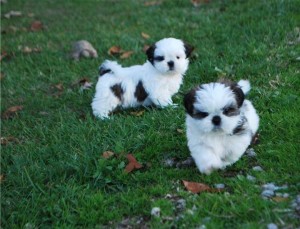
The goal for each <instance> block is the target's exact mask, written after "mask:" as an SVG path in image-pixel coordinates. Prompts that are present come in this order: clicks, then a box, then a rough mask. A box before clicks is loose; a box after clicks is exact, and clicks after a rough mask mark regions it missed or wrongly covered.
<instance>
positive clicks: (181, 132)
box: [176, 128, 184, 134]
mask: <svg viewBox="0 0 300 229" xmlns="http://www.w3.org/2000/svg"><path fill="white" fill-rule="evenodd" d="M176 131H177V132H178V133H180V134H183V133H184V131H183V129H179V128H178V129H176Z"/></svg>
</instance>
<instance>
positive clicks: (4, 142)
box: [0, 136, 19, 145]
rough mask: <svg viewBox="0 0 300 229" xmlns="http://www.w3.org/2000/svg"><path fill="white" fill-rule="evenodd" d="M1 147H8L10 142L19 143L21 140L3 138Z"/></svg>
mask: <svg viewBox="0 0 300 229" xmlns="http://www.w3.org/2000/svg"><path fill="white" fill-rule="evenodd" d="M0 140H1V145H7V144H8V143H9V142H15V143H18V142H19V140H18V139H17V138H15V137H12V136H10V137H1V139H0Z"/></svg>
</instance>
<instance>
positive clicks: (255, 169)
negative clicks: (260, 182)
mask: <svg viewBox="0 0 300 229" xmlns="http://www.w3.org/2000/svg"><path fill="white" fill-rule="evenodd" d="M252 169H253V170H254V171H257V172H263V171H264V170H263V169H262V167H260V166H254V167H253V168H252Z"/></svg>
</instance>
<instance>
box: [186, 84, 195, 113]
mask: <svg viewBox="0 0 300 229" xmlns="http://www.w3.org/2000/svg"><path fill="white" fill-rule="evenodd" d="M195 96H196V88H194V89H192V90H190V91H189V92H188V93H187V94H186V95H185V96H184V98H183V105H184V107H185V110H186V112H187V113H188V114H189V115H191V116H193V114H194V103H195V101H196V98H195Z"/></svg>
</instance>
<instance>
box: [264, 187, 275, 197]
mask: <svg viewBox="0 0 300 229" xmlns="http://www.w3.org/2000/svg"><path fill="white" fill-rule="evenodd" d="M261 195H262V196H263V197H267V198H270V197H273V196H274V195H275V193H274V191H273V190H268V189H266V190H264V191H263V192H262V193H261Z"/></svg>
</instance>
